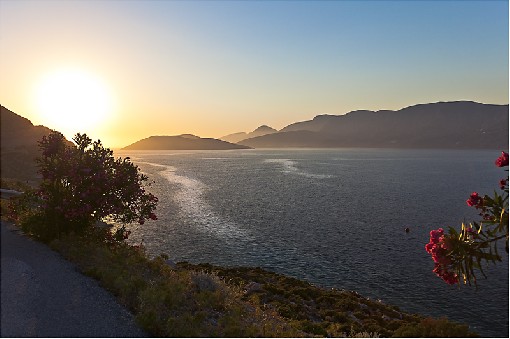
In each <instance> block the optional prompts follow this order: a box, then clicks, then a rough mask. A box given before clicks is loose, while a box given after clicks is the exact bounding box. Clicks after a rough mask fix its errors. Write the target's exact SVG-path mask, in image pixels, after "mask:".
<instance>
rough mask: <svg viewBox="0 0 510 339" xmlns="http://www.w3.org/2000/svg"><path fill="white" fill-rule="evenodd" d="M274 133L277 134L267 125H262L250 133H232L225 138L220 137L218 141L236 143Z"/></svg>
mask: <svg viewBox="0 0 510 339" xmlns="http://www.w3.org/2000/svg"><path fill="white" fill-rule="evenodd" d="M276 132H278V130H275V129H274V128H272V127H269V126H267V125H262V126H259V127H258V128H257V129H255V130H254V131H252V132H250V133H246V132H238V133H232V134H229V135H225V136H223V137H221V138H220V140H223V141H227V142H232V143H237V142H239V141H241V140H244V139H249V138H256V137H260V136H263V135H267V134H272V133H276Z"/></svg>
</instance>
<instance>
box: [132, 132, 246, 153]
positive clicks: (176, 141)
mask: <svg viewBox="0 0 510 339" xmlns="http://www.w3.org/2000/svg"><path fill="white" fill-rule="evenodd" d="M246 148H250V147H248V146H242V145H237V144H233V143H230V142H226V141H223V140H218V139H213V138H200V137H197V136H196V135H193V134H182V135H175V136H152V137H148V138H145V139H142V140H139V141H137V142H135V143H133V144H131V145H129V146H126V147H124V148H123V149H124V150H228V149H246Z"/></svg>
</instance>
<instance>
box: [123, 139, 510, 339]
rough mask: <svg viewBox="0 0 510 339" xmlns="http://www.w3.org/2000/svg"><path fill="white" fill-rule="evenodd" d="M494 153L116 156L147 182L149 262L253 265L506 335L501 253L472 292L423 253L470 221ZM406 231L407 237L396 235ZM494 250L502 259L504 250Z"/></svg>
mask: <svg viewBox="0 0 510 339" xmlns="http://www.w3.org/2000/svg"><path fill="white" fill-rule="evenodd" d="M499 154H500V152H497V151H438V150H381V149H377V150H375V149H335V150H236V151H191V152H187V151H177V152H176V151H158V152H156V151H154V152H133V151H130V152H117V155H119V156H131V158H132V159H133V161H134V162H135V163H136V164H137V165H138V166H139V167H140V168H141V169H142V171H143V172H145V173H146V174H148V175H149V177H150V178H151V179H152V180H154V181H155V183H154V184H153V186H152V187H151V190H152V191H153V193H154V194H156V195H157V196H158V197H159V199H160V203H159V207H158V211H157V212H158V213H157V214H158V217H159V220H158V221H156V222H148V223H146V224H145V225H143V226H133V234H132V236H131V239H132V241H134V242H140V241H141V240H142V239H143V240H144V243H145V245H146V247H147V249H148V251H149V253H150V254H152V255H158V254H160V253H166V254H168V255H169V256H170V258H172V259H173V260H175V261H189V262H192V263H201V262H209V263H212V264H217V265H225V266H260V267H263V268H266V269H269V270H272V271H275V272H278V273H283V274H287V275H290V276H293V277H297V278H300V279H305V280H307V281H309V282H311V283H314V284H317V285H320V286H324V287H336V288H341V289H347V290H356V291H358V292H359V293H361V294H362V295H365V296H368V297H370V298H375V299H381V300H382V301H383V302H386V303H388V304H394V305H397V306H399V307H400V308H401V309H402V310H405V311H407V312H412V313H420V314H424V315H430V316H435V317H439V316H447V317H448V318H450V319H451V320H456V321H459V322H463V323H467V324H469V325H470V326H471V327H472V328H473V329H474V330H475V331H477V332H478V333H480V334H481V335H482V336H495V337H507V336H508V334H509V332H508V310H509V306H508V292H509V284H508V276H509V275H508V274H509V273H508V256H507V255H506V254H505V255H504V261H503V262H502V263H499V264H498V265H496V266H495V265H490V266H489V267H488V268H487V270H486V271H487V272H488V279H483V277H482V279H480V281H479V289H478V290H475V288H474V287H471V288H469V287H462V288H460V289H459V288H458V287H456V286H453V287H452V286H448V285H446V284H445V283H443V282H442V281H441V280H440V279H439V278H437V277H436V276H435V275H434V273H432V271H431V270H432V269H433V262H432V260H431V259H430V256H429V255H428V254H427V253H426V252H425V250H424V246H425V244H426V243H427V242H428V240H429V232H430V230H431V229H437V228H439V227H444V228H446V227H447V226H455V227H457V228H458V227H460V224H461V223H462V222H463V221H468V222H469V221H470V220H478V216H477V214H476V211H475V210H474V209H473V208H470V207H468V206H467V205H466V203H465V200H466V199H467V198H468V196H469V194H470V193H471V192H473V191H477V192H480V193H489V194H492V192H493V191H494V189H498V188H497V185H498V182H499V179H501V178H503V177H504V176H506V172H504V171H503V170H502V169H500V168H497V167H495V166H494V160H495V159H496V158H497V157H498V156H499ZM406 227H409V228H410V232H409V233H406V232H405V231H404V229H405V228H406ZM500 250H501V251H500V252H502V253H505V252H504V246H501V248H500Z"/></svg>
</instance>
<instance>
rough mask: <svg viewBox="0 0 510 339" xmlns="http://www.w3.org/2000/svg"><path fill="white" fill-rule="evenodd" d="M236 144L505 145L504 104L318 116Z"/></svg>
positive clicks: (440, 105) (423, 106) (445, 105)
mask: <svg viewBox="0 0 510 339" xmlns="http://www.w3.org/2000/svg"><path fill="white" fill-rule="evenodd" d="M239 144H242V145H246V146H250V147H255V148H280V147H374V148H448V149H507V148H508V105H490V104H480V103H476V102H470V101H458V102H438V103H431V104H420V105H415V106H410V107H407V108H403V109H401V110H398V111H389V110H384V111H353V112H349V113H347V114H345V115H318V116H316V117H315V118H314V119H313V120H309V121H304V122H297V123H294V124H291V125H289V126H287V127H285V128H283V129H281V130H280V131H279V132H277V133H274V134H271V135H265V136H260V137H255V138H250V139H245V140H242V141H239Z"/></svg>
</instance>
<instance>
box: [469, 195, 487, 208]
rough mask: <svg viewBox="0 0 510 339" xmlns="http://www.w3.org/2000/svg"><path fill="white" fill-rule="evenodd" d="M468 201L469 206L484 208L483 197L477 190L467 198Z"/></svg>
mask: <svg viewBox="0 0 510 339" xmlns="http://www.w3.org/2000/svg"><path fill="white" fill-rule="evenodd" d="M466 203H467V204H468V206H471V207H473V206H474V207H475V208H482V207H483V198H482V197H481V196H479V195H478V193H477V192H473V193H471V195H470V196H469V199H468V200H466Z"/></svg>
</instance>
